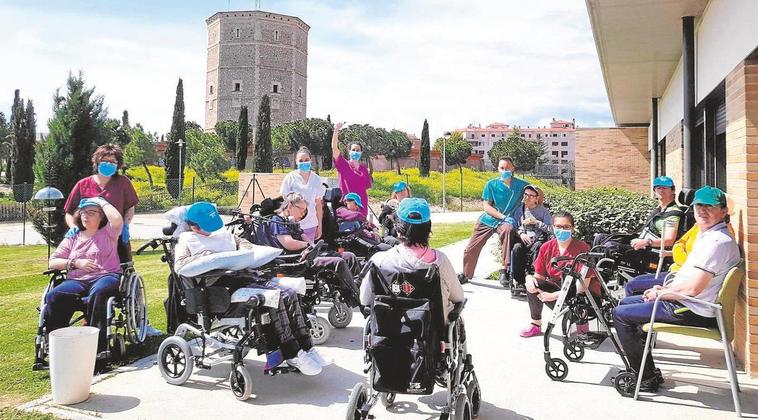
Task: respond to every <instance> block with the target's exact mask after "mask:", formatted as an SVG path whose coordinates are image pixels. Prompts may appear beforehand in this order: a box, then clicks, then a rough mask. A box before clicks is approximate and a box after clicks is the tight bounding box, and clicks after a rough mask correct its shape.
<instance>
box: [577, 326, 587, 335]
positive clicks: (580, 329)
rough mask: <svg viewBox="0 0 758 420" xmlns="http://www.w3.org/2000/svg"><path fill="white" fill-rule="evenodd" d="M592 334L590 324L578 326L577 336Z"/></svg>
mask: <svg viewBox="0 0 758 420" xmlns="http://www.w3.org/2000/svg"><path fill="white" fill-rule="evenodd" d="M588 332H590V325H589V324H576V334H577V335H584V334H587V333H588Z"/></svg>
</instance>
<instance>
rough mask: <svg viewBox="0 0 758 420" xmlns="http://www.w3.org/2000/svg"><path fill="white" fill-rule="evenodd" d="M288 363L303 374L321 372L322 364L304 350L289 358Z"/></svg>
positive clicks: (309, 374) (311, 374)
mask: <svg viewBox="0 0 758 420" xmlns="http://www.w3.org/2000/svg"><path fill="white" fill-rule="evenodd" d="M287 364H288V365H290V366H292V367H295V368H298V369H299V370H300V373H302V374H303V375H308V376H313V375H318V374H319V373H321V366H320V365H319V364H318V363H317V362H316V361H315V360H313V359H312V358H310V357H309V356H308V353H306V352H304V351H303V350H300V351H298V352H297V357H295V358H293V359H287Z"/></svg>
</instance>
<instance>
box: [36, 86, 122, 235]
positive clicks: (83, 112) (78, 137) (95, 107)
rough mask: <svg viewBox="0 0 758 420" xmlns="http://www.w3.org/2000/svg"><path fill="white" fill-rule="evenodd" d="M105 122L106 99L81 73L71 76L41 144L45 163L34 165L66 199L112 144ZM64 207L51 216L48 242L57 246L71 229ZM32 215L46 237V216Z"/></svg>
mask: <svg viewBox="0 0 758 420" xmlns="http://www.w3.org/2000/svg"><path fill="white" fill-rule="evenodd" d="M27 108H28V107H27ZM106 120H107V111H106V109H105V107H104V106H103V97H102V96H99V95H95V90H94V88H93V89H87V88H86V87H85V86H84V77H83V76H82V74H81V73H79V75H78V76H74V75H71V74H69V77H68V81H67V84H66V93H65V96H62V95H61V94H60V92H59V91H57V92H56V93H55V96H54V98H53V117H52V118H51V119H50V120H49V122H48V130H49V132H50V134H49V135H48V137H47V140H46V141H45V142H44V143H40V146H41V147H40V150H41V151H44V152H45V153H44V154H42V156H46V159H44V160H46V161H45V162H41V161H40V162H37V163H36V164H35V167H36V168H37V170H38V172H39V173H40V174H42V175H43V177H44V179H45V182H46V183H47V184H48V185H52V186H54V187H55V188H57V189H59V190H60V191H61V192H62V193H63V195H64V197H66V196H68V194H69V193H70V192H71V189H72V188H73V187H74V184H76V182H77V181H79V180H80V179H82V178H84V177H87V176H89V175H91V174H92V153H93V152H94V151H95V149H96V148H97V147H98V146H99V145H101V144H104V143H106V142H107V141H108V140H109V135H110V134H109V133H108V130H107V129H106ZM43 149H44V150H43ZM64 203H65V200H59V201H56V202H55V205H56V206H57V207H58V209H57V211H55V212H53V213H52V215H53V217H52V223H53V225H55V229H54V231H53V232H52V233H51V235H50V237H49V238H47V239H48V241H49V242H50V243H51V244H56V243H58V242H59V241H60V240H61V239H62V238H63V233H64V232H66V230H67V229H68V227H67V226H66V223H65V220H64V218H63V214H64V212H63V204H64ZM31 213H32V222H33V224H34V228H35V229H36V230H37V231H38V232H40V233H41V234H42V235H46V229H45V228H44V227H43V226H44V224H45V222H46V221H47V216H46V214H44V213H43V212H42V211H39V209H36V210H33V211H31Z"/></svg>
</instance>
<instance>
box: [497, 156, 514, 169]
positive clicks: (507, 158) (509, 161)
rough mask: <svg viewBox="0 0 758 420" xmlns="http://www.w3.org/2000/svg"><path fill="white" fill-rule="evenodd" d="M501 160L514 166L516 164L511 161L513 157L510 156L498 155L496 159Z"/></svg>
mask: <svg viewBox="0 0 758 420" xmlns="http://www.w3.org/2000/svg"><path fill="white" fill-rule="evenodd" d="M501 160H504V161H506V162H508V163H510V164H511V165H513V167H514V168H515V167H516V164H515V163H514V162H513V158H512V157H510V156H500V157H499V158H498V160H497V161H498V162H500V161H501Z"/></svg>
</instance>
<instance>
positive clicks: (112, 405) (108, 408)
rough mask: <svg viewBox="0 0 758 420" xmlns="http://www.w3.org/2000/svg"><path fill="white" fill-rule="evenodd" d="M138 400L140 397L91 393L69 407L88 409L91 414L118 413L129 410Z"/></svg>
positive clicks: (138, 402)
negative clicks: (81, 401) (82, 400)
mask: <svg viewBox="0 0 758 420" xmlns="http://www.w3.org/2000/svg"><path fill="white" fill-rule="evenodd" d="M140 402H141V401H140V399H139V398H135V397H127V396H123V395H110V394H96V393H93V394H90V397H89V399H88V400H87V401H85V402H83V403H79V404H74V405H71V406H70V407H72V408H76V409H78V410H84V411H90V412H92V413H93V415H97V413H120V412H122V411H127V410H131V409H132V408H134V407H136V406H138V405H139V404H140Z"/></svg>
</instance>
